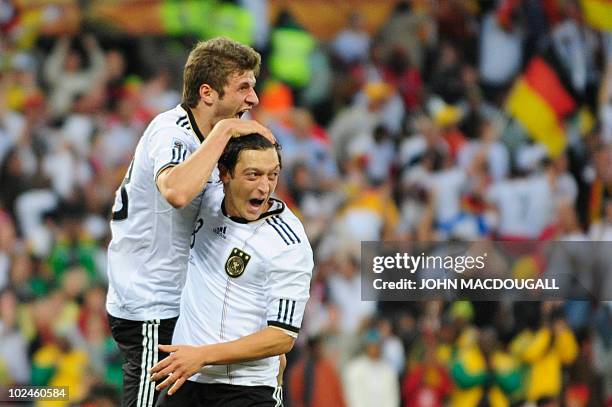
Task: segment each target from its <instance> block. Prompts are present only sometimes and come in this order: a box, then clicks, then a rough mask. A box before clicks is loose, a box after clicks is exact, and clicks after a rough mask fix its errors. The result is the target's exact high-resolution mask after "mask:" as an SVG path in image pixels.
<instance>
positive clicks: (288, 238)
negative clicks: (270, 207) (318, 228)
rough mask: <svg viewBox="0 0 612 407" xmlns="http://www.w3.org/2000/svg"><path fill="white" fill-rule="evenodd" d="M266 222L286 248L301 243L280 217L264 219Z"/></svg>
mask: <svg viewBox="0 0 612 407" xmlns="http://www.w3.org/2000/svg"><path fill="white" fill-rule="evenodd" d="M266 222H267V223H268V225H270V226H272V228H273V229H274V230H275V231H276V233H278V235H279V236H280V237H281V238H282V239H283V241H284V242H285V244H286V245H287V246H290V245H292V244H296V243H301V242H302V241H301V240H300V238H299V237H298V236H297V234H296V233H295V232H294V231H293V229H291V226H289V225H288V224H287V222H285V221H284V220H283V218H281V217H280V216H278V215H277V216H272V218H270V219H266Z"/></svg>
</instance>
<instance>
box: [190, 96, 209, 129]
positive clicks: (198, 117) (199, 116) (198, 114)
mask: <svg viewBox="0 0 612 407" xmlns="http://www.w3.org/2000/svg"><path fill="white" fill-rule="evenodd" d="M190 109H191V113H192V114H193V117H194V118H195V121H196V124H197V125H198V128H199V129H200V131H201V132H202V134H203V135H204V136H206V135H207V134H208V133H210V131H211V130H212V128H213V120H214V112H213V110H212V109H210V108H208V107H207V106H206V105H204V104H203V103H202V102H200V103H199V104H198V105H197V106H196V107H193V108H190Z"/></svg>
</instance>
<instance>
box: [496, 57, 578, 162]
mask: <svg viewBox="0 0 612 407" xmlns="http://www.w3.org/2000/svg"><path fill="white" fill-rule="evenodd" d="M506 108H507V110H508V111H509V112H510V114H511V115H512V116H514V118H515V119H516V120H517V121H519V122H520V123H521V124H522V125H523V126H524V127H525V129H526V130H527V132H528V133H529V135H530V136H531V137H532V138H533V139H534V140H535V141H538V142H540V143H542V144H543V145H545V146H546V147H547V149H548V153H549V154H550V156H551V157H552V158H554V157H557V156H559V155H560V154H561V153H562V152H563V150H564V149H565V146H566V143H567V140H566V136H565V130H564V128H563V118H564V117H565V116H567V115H568V114H570V113H571V112H573V111H574V109H575V108H576V102H575V100H574V98H573V97H572V95H571V94H570V92H569V91H568V90H567V89H565V87H564V86H563V84H562V82H561V80H560V78H559V75H558V74H557V72H556V71H555V70H554V69H553V68H552V67H551V66H550V65H549V64H548V63H547V62H546V61H545V60H544V59H543V58H542V57H534V58H533V59H532V60H531V61H530V62H529V64H528V65H527V69H526V70H525V72H524V73H523V75H522V76H521V77H520V78H519V79H518V80H517V81H516V83H515V84H514V86H513V87H512V89H511V90H510V94H509V95H508V98H507V99H506Z"/></svg>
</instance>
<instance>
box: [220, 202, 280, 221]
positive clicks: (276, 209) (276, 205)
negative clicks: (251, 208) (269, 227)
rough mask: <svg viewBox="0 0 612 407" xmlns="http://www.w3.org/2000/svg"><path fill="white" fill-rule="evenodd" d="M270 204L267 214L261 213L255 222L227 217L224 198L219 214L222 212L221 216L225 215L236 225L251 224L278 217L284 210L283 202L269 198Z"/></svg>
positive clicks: (236, 217)
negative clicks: (270, 217)
mask: <svg viewBox="0 0 612 407" xmlns="http://www.w3.org/2000/svg"><path fill="white" fill-rule="evenodd" d="M270 203H271V204H272V205H271V206H270V209H269V210H268V211H267V212H265V213H262V214H261V215H260V216H259V218H257V219H255V220H246V219H245V218H241V217H238V216H229V215H228V214H227V212H225V198H223V200H222V201H221V212H223V215H225V216H226V217H228V218H229V219H230V220H232V221H234V222H236V223H251V222H257V221H258V220H262V219H264V218H267V217H268V216H272V215H278V214H279V213H281V212H282V211H284V210H285V203H284V202H283V201H280V200H278V199H274V198H270Z"/></svg>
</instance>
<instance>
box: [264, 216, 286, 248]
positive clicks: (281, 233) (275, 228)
mask: <svg viewBox="0 0 612 407" xmlns="http://www.w3.org/2000/svg"><path fill="white" fill-rule="evenodd" d="M266 223H267V224H268V225H270V226H272V228H273V229H274V230H275V231H276V233H278V235H279V236H280V237H281V238H282V239H283V241H284V242H285V244H286V245H287V246H289V245H290V244H291V243H289V241H288V240H287V239H286V238H285V236H284V234H283V232H281V231H280V229H279V228H278V226H276V225H275V224H274V223H272V221H270V219H269V218H268V219H266Z"/></svg>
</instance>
